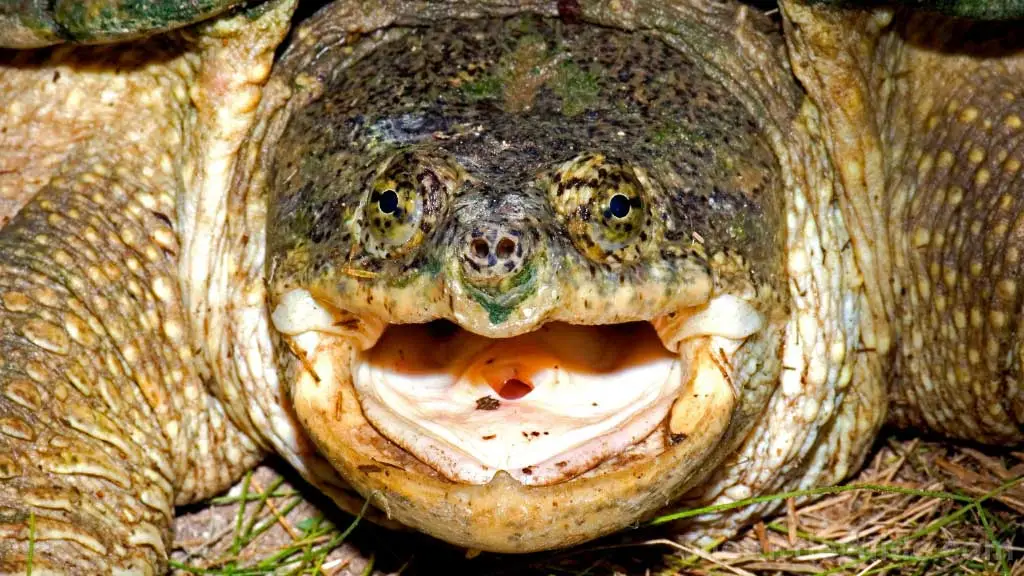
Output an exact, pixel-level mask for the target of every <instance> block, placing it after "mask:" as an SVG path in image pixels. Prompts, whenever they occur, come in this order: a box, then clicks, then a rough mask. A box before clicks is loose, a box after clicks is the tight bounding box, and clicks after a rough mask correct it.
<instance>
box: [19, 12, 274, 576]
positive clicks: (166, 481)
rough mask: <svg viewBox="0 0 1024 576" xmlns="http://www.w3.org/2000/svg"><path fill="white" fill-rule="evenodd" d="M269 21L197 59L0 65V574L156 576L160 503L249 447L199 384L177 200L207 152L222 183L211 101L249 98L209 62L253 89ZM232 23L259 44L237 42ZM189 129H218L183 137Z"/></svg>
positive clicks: (200, 489) (126, 57)
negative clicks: (10, 176)
mask: <svg viewBox="0 0 1024 576" xmlns="http://www.w3.org/2000/svg"><path fill="white" fill-rule="evenodd" d="M275 18H276V20H277V21H279V22H278V23H277V24H275V27H276V32H275V33H274V34H269V33H267V32H266V31H265V30H264V29H255V28H253V27H251V26H249V25H247V21H245V20H240V21H239V22H240V26H241V28H240V32H239V34H238V36H229V35H228V32H230V31H228V32H224V30H223V29H219V31H220V32H221V33H222V34H224V36H223V37H216V38H212V39H210V41H209V42H208V45H209V46H212V48H210V50H209V52H210V54H209V55H208V54H207V53H203V55H202V57H197V55H196V53H195V51H196V50H198V48H197V47H196V46H194V45H192V44H190V43H189V41H187V40H185V41H180V42H179V41H176V40H175V39H174V38H166V39H161V40H160V41H154V42H151V43H140V44H137V45H133V46H132V48H133V50H125V49H120V50H115V49H91V48H82V49H77V50H75V51H67V50H60V49H58V50H54V51H52V52H49V53H46V52H44V53H33V54H28V53H25V54H22V55H18V56H16V57H15V58H14V59H13V61H8V62H6V63H5V65H4V67H3V68H2V69H0V77H2V82H3V83H4V84H3V90H2V91H0V93H2V94H4V95H5V97H7V100H6V101H5V104H6V106H5V107H4V108H3V110H0V126H3V127H4V133H5V134H6V137H7V138H8V139H9V140H8V141H7V142H6V143H5V146H3V147H0V163H2V162H3V161H7V162H9V164H8V165H9V166H13V167H14V169H15V170H20V174H21V175H22V176H24V177H23V178H21V179H15V180H14V181H13V182H14V184H15V185H19V184H20V185H24V186H32V189H31V190H30V192H31V193H30V194H28V193H26V194H24V195H22V198H27V197H29V196H31V200H30V201H28V203H27V204H25V206H24V207H22V208H21V210H20V211H19V212H18V213H17V215H15V216H14V218H13V219H11V221H10V222H9V223H7V224H6V225H4V226H3V227H2V228H0V574H9V573H22V572H27V571H32V572H33V573H37V574H40V573H49V572H55V573H73V574H103V573H110V572H118V571H122V570H124V571H128V572H129V573H142V574H146V573H161V572H163V571H164V570H165V568H166V566H167V557H168V553H169V545H170V542H171V539H170V525H171V519H172V516H173V510H174V505H175V504H184V503H187V502H191V501H195V500H198V499H201V498H205V497H207V496H209V495H211V494H213V493H216V492H218V491H220V490H223V489H225V488H227V487H228V486H230V485H231V483H232V482H233V481H234V480H236V479H237V478H238V477H239V476H240V475H241V474H242V472H243V471H244V470H246V469H248V468H250V467H251V466H253V465H254V464H255V463H256V461H257V460H258V459H259V458H260V456H261V454H262V450H261V449H260V447H259V446H258V445H257V442H258V441H256V440H253V439H252V437H251V436H248V435H246V434H244V433H243V432H241V431H240V430H239V429H238V428H237V427H236V426H235V424H234V423H233V422H232V420H231V419H230V418H229V417H228V416H227V415H226V412H225V409H224V406H223V405H222V404H221V403H220V401H219V400H217V398H215V397H214V396H213V395H212V394H211V393H210V391H209V390H208V389H207V385H206V382H204V380H203V379H202V377H201V371H200V369H201V368H202V367H203V366H204V365H203V364H202V362H201V361H200V360H199V358H198V355H197V354H196V351H197V349H198V348H197V345H196V344H195V342H196V341H197V340H196V333H197V330H196V328H195V327H194V326H192V325H190V324H191V323H190V320H191V318H190V317H189V316H188V315H187V314H186V312H185V310H186V309H185V306H184V304H183V297H182V292H181V289H180V287H179V286H180V284H179V278H178V274H179V273H178V268H179V265H180V262H179V259H180V256H179V254H180V252H181V248H180V246H179V236H180V235H182V234H183V232H182V228H184V226H183V225H182V224H181V223H180V222H179V219H178V214H179V213H180V210H179V206H178V203H179V202H180V201H181V199H182V198H184V197H186V196H187V194H188V190H189V189H190V188H189V186H190V182H192V185H195V184H194V181H201V182H206V183H207V184H205V185H206V186H207V188H206V189H207V190H209V191H211V192H210V193H211V194H212V193H213V190H214V189H215V188H214V186H212V185H210V184H209V183H208V182H209V180H210V178H211V177H210V174H211V173H213V170H211V169H209V168H206V167H205V166H207V165H208V164H209V163H208V162H206V160H204V159H205V158H207V155H206V153H205V151H206V150H207V149H208V148H210V149H216V150H217V151H219V152H220V153H221V154H222V156H217V157H216V159H217V160H218V161H219V163H216V166H218V167H221V169H220V171H219V172H216V174H220V175H222V176H224V177H226V175H228V174H230V171H229V170H228V169H227V168H223V166H224V157H223V153H224V150H225V149H228V150H230V148H228V147H227V146H225V145H224V141H225V139H226V138H227V136H229V135H235V134H236V133H237V134H241V135H244V133H245V127H246V124H242V123H241V122H240V121H239V116H238V115H236V116H231V115H230V114H228V112H231V111H233V109H226V108H224V107H220V106H216V105H215V102H216V100H215V98H217V97H220V96H223V97H224V98H229V97H230V96H231V95H233V94H235V93H236V90H233V89H232V88H238V89H239V91H240V92H241V94H242V96H251V94H250V93H251V92H252V91H253V90H254V88H252V87H250V86H249V85H248V84H245V85H244V86H242V88H245V90H242V89H241V88H239V87H238V86H236V83H233V82H231V81H232V80H233V79H234V78H235V76H233V75H231V73H232V71H233V70H234V69H233V68H231V69H229V68H225V67H218V64H217V63H222V62H229V63H231V64H233V65H234V66H237V67H238V68H240V69H242V70H243V72H245V74H244V75H242V79H243V80H245V81H247V82H248V81H252V83H255V80H254V79H256V78H257V76H255V75H253V74H252V73H251V69H252V68H253V67H254V65H253V64H252V63H253V62H257V63H259V68H260V70H263V71H264V72H265V71H266V70H267V69H269V58H270V56H271V55H272V53H273V43H274V42H276V41H277V40H279V39H280V37H281V36H283V30H284V29H285V26H284V24H286V23H287V19H288V13H287V12H286V11H281V13H280V14H277V15H275ZM250 30H251V31H252V34H254V35H257V36H258V37H259V38H265V41H264V42H262V43H255V42H254V43H251V44H249V43H246V42H247V41H248V40H252V39H251V38H249V39H248V40H247V38H246V36H245V31H250ZM177 40H181V39H180V38H179V39H177ZM200 42H203V40H202V39H200ZM250 46H251V52H253V53H255V55H254V54H250V53H249V52H246V51H245V49H246V48H247V47H250ZM222 47H225V48H222ZM190 51H191V52H190ZM218 55H219V56H218ZM218 58H220V60H218ZM250 58H251V59H250ZM204 82H206V83H207V84H204ZM207 85H209V86H213V87H215V88H217V89H219V90H220V91H221V92H212V91H210V92H209V93H208V92H206V91H204V90H205V87H206V86H207ZM246 90H248V91H246ZM193 99H201V101H202V103H203V105H204V106H207V108H205V109H203V110H200V111H199V112H196V108H197V107H198V106H197V105H196V104H195V102H194V100H193ZM229 102H230V100H229ZM127 108H131V110H130V113H126V109H127ZM207 117H212V118H215V119H222V118H225V117H226V119H225V120H224V121H225V122H228V123H232V122H233V124H231V127H233V128H235V130H234V131H229V130H225V129H219V128H218V126H219V125H217V124H215V123H211V124H210V126H207V128H205V129H200V128H195V129H194V130H193V131H190V130H189V127H190V126H191V124H190V123H191V122H204V121H205V118H207ZM245 118H246V117H244V116H242V119H245ZM204 126H205V125H204ZM194 134H198V135H200V136H201V137H202V138H197V139H192V136H193V135H194ZM211 134H212V136H210V135H211ZM12 135H13V136H12ZM11 138H13V141H11V140H10V139H11ZM203 138H206V140H203ZM197 140H199V141H198V142H197ZM235 145H236V146H237V142H236V143H235ZM25 151H28V152H25ZM32 151H35V153H34V154H33V153H32ZM19 154H24V155H26V156H25V158H22V157H21V156H19ZM197 166H198V167H197ZM19 167H24V169H22V168H19ZM36 169H39V170H38V171H40V172H39V173H36V171H34V170H36ZM190 178H191V179H192V180H190ZM207 256H208V257H209V255H208V254H207Z"/></svg>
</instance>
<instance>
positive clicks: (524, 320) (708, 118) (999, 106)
mask: <svg viewBox="0 0 1024 576" xmlns="http://www.w3.org/2000/svg"><path fill="white" fill-rule="evenodd" d="M172 4H173V3H172ZM559 8H561V12H559ZM780 8H781V11H780V16H779V20H777V21H776V20H773V19H772V17H771V16H768V15H765V14H762V13H760V12H758V11H756V10H753V9H751V8H749V7H745V6H742V5H738V4H732V3H728V2H725V3H710V4H705V3H700V2H685V1H673V2H664V1H652V2H644V1H642V0H637V1H636V2H631V3H616V2H612V3H600V2H593V3H589V2H581V3H579V4H576V3H572V2H568V3H566V2H560V3H558V4H556V3H554V2H550V3H549V2H533V3H526V4H524V5H522V6H516V7H510V6H508V5H506V4H505V3H502V2H483V3H463V2H452V3H436V4H435V3H430V4H419V3H411V2H410V3H405V2H395V3H390V4H388V5H386V6H383V7H382V6H379V5H373V6H371V5H361V4H358V3H346V2H339V3H335V4H331V5H328V6H326V7H324V8H323V9H321V10H320V11H319V12H317V14H315V15H314V16H311V17H309V18H308V19H307V20H306V21H304V22H303V23H301V25H299V26H298V27H297V28H296V30H294V31H293V32H292V34H291V36H290V38H289V39H288V40H287V42H286V44H287V48H286V49H285V50H283V51H281V53H280V54H279V55H278V54H277V52H276V51H277V49H278V47H279V44H280V43H282V42H283V41H284V40H285V36H286V33H287V32H288V28H289V26H290V18H291V15H292V11H293V9H294V2H291V1H287V0H274V1H272V2H269V3H267V4H263V5H260V6H256V7H253V8H248V9H246V10H242V11H240V12H232V13H229V14H227V15H224V16H222V17H221V18H219V19H216V20H214V21H211V22H207V23H204V24H201V25H198V26H197V27H192V28H187V29H183V30H180V31H173V32H168V33H164V34H161V35H157V36H153V37H150V38H147V39H138V40H133V41H132V43H130V44H124V45H119V46H114V47H102V46H99V47H87V46H76V47H68V46H61V47H56V48H51V49H45V50H31V51H30V50H24V51H20V52H14V51H9V52H6V53H4V54H3V60H2V62H3V64H2V66H3V74H2V75H0V94H2V95H3V102H4V105H3V108H2V110H0V142H2V143H3V146H2V147H0V199H2V200H3V201H4V202H5V204H3V205H0V206H2V209H3V210H4V213H0V222H4V221H6V220H7V219H8V218H10V221H9V222H7V223H6V224H5V225H4V227H3V228H2V229H0V392H2V393H0V446H2V448H0V572H4V573H8V572H21V571H23V570H26V569H29V568H30V569H31V570H32V571H33V572H36V573H39V572H44V573H45V572H76V573H98V572H108V571H109V572H114V571H116V572H127V573H153V572H159V571H161V570H163V569H164V568H165V566H166V559H167V545H168V542H169V534H168V532H169V525H170V521H171V518H172V515H173V507H174V505H176V504H184V503H188V502H192V501H197V500H200V499H203V498H205V497H208V496H210V495H212V494H214V493H216V492H218V491H220V490H223V489H224V488H226V487H227V486H229V485H231V483H232V482H233V481H235V480H236V479H237V478H238V477H239V476H240V475H241V474H242V473H243V472H244V471H245V470H247V469H248V468H250V467H251V466H253V465H254V464H255V463H256V462H257V461H258V460H259V459H260V458H261V457H262V455H264V454H265V453H267V452H268V451H275V452H277V453H279V454H281V455H282V456H284V457H285V458H286V459H287V460H288V461H289V462H290V463H291V464H292V465H294V466H295V467H296V468H297V469H298V470H299V472H300V473H302V475H303V476H304V477H306V478H307V479H308V480H310V481H311V482H312V483H313V484H314V485H316V486H317V487H318V488H319V489H321V490H323V491H324V492H325V493H327V494H328V495H329V496H330V497H331V498H332V499H334V500H335V501H336V502H337V503H338V504H339V505H340V506H341V507H342V508H345V509H348V510H356V509H358V508H359V507H360V506H361V504H362V502H363V499H364V498H368V499H370V501H371V502H372V503H373V504H374V505H375V506H376V507H377V509H378V510H379V512H378V514H377V516H376V519H377V520H378V521H380V522H385V523H395V522H397V523H400V524H404V525H407V526H411V527H413V528H416V529H419V530H422V531H424V532H427V533H429V534H432V535H434V536H437V537H439V538H442V539H444V540H447V541H449V542H453V543H456V544H459V545H462V546H466V547H471V548H476V549H483V550H493V551H505V552H527V551H532V550H540V549H546V548H555V547H562V546H569V545H573V544H576V543H579V542H582V541H585V540H588V539H591V538H595V537H597V536H600V535H602V534H607V533H609V532H612V531H615V530H618V529H621V528H623V527H626V526H628V525H630V524H632V523H634V522H637V521H639V520H641V519H643V518H645V517H649V516H650V515H652V514H653V513H655V512H657V511H658V510H661V509H663V508H665V507H666V506H693V505H706V504H710V503H724V502H729V501H732V500H735V499H738V498H743V497H747V496H751V495H756V494H763V493H768V492H772V491H778V490H782V489H788V488H794V487H802V486H808V485H814V484H828V483H835V482H838V481H840V480H842V479H843V478H844V477H845V476H846V475H847V474H849V473H850V472H851V471H853V470H854V469H855V468H856V467H857V466H858V465H859V463H860V462H861V460H862V458H863V456H864V454H865V452H866V450H867V448H868V447H869V445H870V443H871V441H872V439H873V437H874V435H875V433H876V432H877V430H878V428H879V426H880V425H881V424H882V423H883V422H884V421H886V420H888V421H889V422H892V423H895V424H897V425H901V426H906V427H916V428H919V429H926V428H927V429H930V430H934V431H937V432H940V433H944V434H947V435H949V436H952V437H956V438H970V439H973V440H978V441H984V442H991V443H1013V442H1019V441H1020V440H1021V438H1022V436H1024V431H1022V426H1021V424H1022V422H1024V397H1022V396H1021V392H1020V385H1019V383H1018V382H1019V374H1020V370H1021V368H1020V364H1019V362H1020V359H1019V353H1018V341H1017V324H1018V323H1019V322H1020V321H1021V317H1020V316H1019V314H1018V309H1019V307H1020V294H1019V293H1018V292H1019V291H1018V285H1017V276H1018V270H1019V266H1020V256H1021V254H1020V249H1021V246H1020V234H1021V231H1022V227H1021V225H1020V222H1021V220H1020V218H1021V216H1020V206H1021V203H1022V202H1024V199H1022V198H1020V195H1019V194H1016V193H1015V190H1014V185H1015V182H1016V177H1017V174H1018V172H1019V170H1020V168H1021V159H1020V151H1019V149H1018V146H1017V143H1018V142H1019V138H1020V134H1021V133H1022V128H1024V121H1022V116H1021V103H1020V102H1021V100H1020V99H1021V98H1022V97H1024V94H1021V93H1020V81H1019V79H1020V76H1021V70H1020V66H1021V58H1020V57H1019V56H1018V51H1017V48H1018V47H1017V46H1016V44H1015V43H1014V42H1015V41H1014V40H1013V37H1012V36H1011V34H1010V29H1009V27H1006V26H1004V25H1000V24H979V23H973V24H972V23H968V22H964V21H959V20H955V19H949V18H947V17H944V16H936V15H928V14H921V13H911V12H904V11H901V10H893V9H889V8H875V9H872V10H870V11H846V10H841V9H837V8H829V7H824V6H808V5H804V4H801V3H797V2H783V3H782V4H781V5H780ZM520 11H523V12H527V13H529V14H526V15H515V14H514V13H516V12H520ZM12 22H13V20H11V19H10V18H8V20H6V21H2V24H3V29H4V32H5V35H2V36H0V38H4V41H5V42H8V43H9V44H11V45H13V46H16V47H24V46H34V45H38V44H40V43H46V42H49V41H50V40H52V39H53V38H51V37H44V38H42V39H40V38H39V37H38V35H37V36H31V35H29V36H31V38H30V39H29V40H25V41H23V40H19V39H24V38H26V34H25V32H24V27H22V28H17V29H15V27H14V26H15V25H14V24H13V23H12ZM155 27H156V28H160V27H162V26H161V25H160V22H157V25H155ZM28 28H31V26H29V27H28ZM130 32H131V30H129V31H128V33H130ZM12 38H13V39H12ZM772 511H773V508H772V504H770V503H765V504H762V505H760V506H753V507H746V508H743V509H742V510H727V511H723V512H720V513H716V514H709V515H706V516H702V517H699V518H696V519H694V520H692V521H691V522H690V524H689V525H688V526H680V527H679V528H680V530H682V531H683V532H682V533H683V534H684V535H686V536H688V537H691V538H696V537H700V536H702V535H705V536H706V535H711V534H727V533H730V532H731V531H734V530H735V529H736V528H737V527H739V526H741V525H743V524H744V523H746V522H749V521H751V520H752V519H754V518H756V517H758V516H760V515H764V514H769V513H771V512H772Z"/></svg>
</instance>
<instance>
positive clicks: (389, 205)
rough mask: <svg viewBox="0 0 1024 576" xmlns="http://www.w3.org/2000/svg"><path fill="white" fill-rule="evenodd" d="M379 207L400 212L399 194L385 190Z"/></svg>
mask: <svg viewBox="0 0 1024 576" xmlns="http://www.w3.org/2000/svg"><path fill="white" fill-rule="evenodd" d="M377 206H378V207H380V211H381V212H383V213H385V214H391V213H393V212H394V211H395V210H398V194H396V193H395V191H394V190H385V191H384V193H383V194H381V195H380V199H379V200H378V201H377ZM627 209H628V208H627Z"/></svg>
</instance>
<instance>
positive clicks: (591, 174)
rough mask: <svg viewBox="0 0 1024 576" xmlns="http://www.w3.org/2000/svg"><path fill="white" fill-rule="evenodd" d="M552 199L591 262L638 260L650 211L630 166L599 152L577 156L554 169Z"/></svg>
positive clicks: (575, 240) (578, 247)
mask: <svg viewBox="0 0 1024 576" xmlns="http://www.w3.org/2000/svg"><path fill="white" fill-rule="evenodd" d="M549 199H550V201H551V203H552V205H553V207H554V208H555V212H556V213H557V214H558V216H559V218H560V220H561V221H562V222H563V224H564V225H565V227H566V229H567V230H568V232H569V236H570V237H571V238H572V240H573V244H575V245H576V249H577V250H579V251H580V252H582V253H584V254H586V255H587V257H588V258H590V259H591V260H594V261H597V262H608V263H616V262H618V263H626V262H632V261H634V260H636V259H637V258H639V257H640V253H641V251H642V249H643V247H644V244H645V243H646V240H647V239H648V237H649V233H647V229H648V228H650V226H651V222H650V211H649V209H648V206H647V201H646V199H645V194H644V189H643V186H642V185H641V183H640V181H639V180H638V179H637V177H636V174H635V172H634V171H633V169H632V167H630V165H629V164H627V163H625V162H621V161H618V160H614V159H610V158H606V157H605V156H603V155H601V154H584V155H581V156H578V157H576V158H573V159H572V160H570V161H568V162H566V163H565V164H562V165H561V166H560V167H559V168H558V169H557V170H556V171H555V174H554V178H552V182H551V188H550V190H549Z"/></svg>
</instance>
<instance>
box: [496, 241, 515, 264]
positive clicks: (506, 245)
mask: <svg viewBox="0 0 1024 576" xmlns="http://www.w3.org/2000/svg"><path fill="white" fill-rule="evenodd" d="M515 250H516V243H515V242H514V241H512V240H511V239H509V238H502V239H501V240H499V241H498V247H497V248H495V250H494V255H495V256H497V257H498V258H501V259H502V260H504V259H505V258H508V257H509V256H511V255H512V253H513V252H515Z"/></svg>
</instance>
